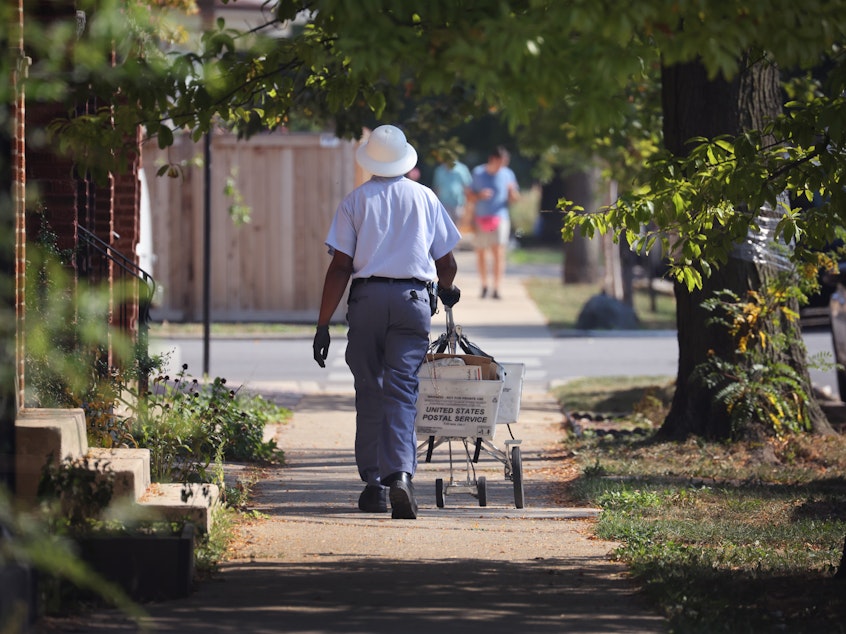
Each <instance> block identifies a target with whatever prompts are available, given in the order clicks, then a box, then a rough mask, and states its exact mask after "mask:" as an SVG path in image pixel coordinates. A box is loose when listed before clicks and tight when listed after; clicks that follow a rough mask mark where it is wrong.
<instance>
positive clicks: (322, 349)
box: [314, 326, 330, 368]
mask: <svg viewBox="0 0 846 634" xmlns="http://www.w3.org/2000/svg"><path fill="white" fill-rule="evenodd" d="M329 341H330V338H329V326H318V327H317V332H316V333H314V360H315V361H317V365H319V366H320V367H321V368H325V367H326V357H327V356H329Z"/></svg>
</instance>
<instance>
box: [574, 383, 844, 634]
mask: <svg viewBox="0 0 846 634" xmlns="http://www.w3.org/2000/svg"><path fill="white" fill-rule="evenodd" d="M609 390H610V391H609V393H608V394H607V395H606V398H607V399H611V398H613V396H614V395H613V392H615V391H616V389H615V388H614V387H613V386H611V387H609ZM621 424H624V423H621ZM764 449H770V450H772V458H771V459H770V460H768V461H767V462H764V461H762V458H761V456H762V455H764V451H763V450H764ZM564 450H565V451H564V453H565V455H567V456H572V458H571V460H573V461H574V462H575V465H573V466H575V467H576V468H581V470H582V473H583V476H582V477H580V478H578V479H577V480H576V481H575V482H574V483H573V484H572V487H571V488H570V493H571V494H572V495H574V497H576V498H577V499H579V500H581V501H583V502H584V503H586V504H589V505H591V506H598V507H600V508H601V513H600V515H599V518H598V523H597V525H596V531H597V535H598V536H599V537H600V538H602V539H607V540H611V541H615V542H618V543H619V547H617V548H616V549H615V550H614V555H615V557H616V558H617V559H619V560H620V561H621V562H623V563H624V564H625V565H626V566H627V568H628V569H629V570H630V571H631V572H632V574H633V575H634V577H635V580H636V581H637V583H638V585H639V587H640V588H642V589H643V591H644V596H645V597H646V598H647V599H648V600H649V601H650V602H651V603H652V604H653V605H654V606H655V608H656V609H658V610H659V611H660V612H661V613H662V614H664V615H665V616H666V617H667V619H668V620H669V629H670V630H671V631H678V632H771V631H773V630H776V629H778V630H783V631H789V632H808V633H812V632H819V631H827V630H830V629H831V624H836V623H838V620H837V619H838V618H839V615H840V614H841V613H842V612H843V609H844V605H845V604H844V597H843V593H842V588H841V587H840V585H839V583H838V582H837V580H836V579H832V574H833V573H834V572H835V570H836V566H837V564H838V562H839V560H840V557H841V554H842V547H843V534H844V530H846V515H844V513H843V509H844V508H846V506H844V502H846V489H844V486H843V475H844V473H846V461H844V457H846V452H844V438H843V437H842V436H840V435H836V436H830V437H826V438H820V437H814V438H811V437H808V436H803V435H795V436H788V437H785V438H784V439H782V440H775V439H768V440H767V441H764V443H761V442H760V441H755V442H739V443H717V442H706V441H703V440H701V439H695V440H694V439H690V440H688V441H686V442H684V443H679V442H664V441H661V440H659V439H658V438H654V437H643V436H637V437H630V436H625V435H619V436H617V437H616V438H611V437H608V436H606V437H605V438H603V439H596V438H592V437H588V436H582V437H570V438H569V439H568V440H567V441H566V442H565V446H564ZM599 461H601V464H602V471H601V472H598V471H594V470H593V469H592V467H591V465H595V464H597V463H598V462H599ZM835 630H836V628H835Z"/></svg>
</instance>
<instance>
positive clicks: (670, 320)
mask: <svg viewBox="0 0 846 634" xmlns="http://www.w3.org/2000/svg"><path fill="white" fill-rule="evenodd" d="M526 290H527V291H528V293H529V296H530V297H531V298H532V300H533V301H534V302H535V304H537V306H538V309H539V310H540V311H541V312H542V313H543V314H544V315H545V316H546V318H547V319H548V320H549V325H550V327H551V328H553V329H571V328H575V327H576V323H577V321H578V317H579V312H580V311H581V309H582V307H583V306H584V305H585V303H586V302H587V301H588V300H589V299H590V298H591V297H593V296H594V295H596V294H597V293H599V292H600V286H599V285H598V284H566V285H565V284H562V283H561V281H560V280H558V279H557V278H543V277H536V278H531V279H528V280H527V281H526ZM655 300H656V302H655V307H654V310H653V306H652V301H651V298H650V294H649V292H648V291H647V290H643V289H640V290H636V291H635V294H634V309H635V313H637V316H638V319H639V320H640V326H641V328H642V329H645V330H674V329H675V327H676V309H675V299H674V298H673V297H672V296H671V295H668V294H665V293H656V295H655Z"/></svg>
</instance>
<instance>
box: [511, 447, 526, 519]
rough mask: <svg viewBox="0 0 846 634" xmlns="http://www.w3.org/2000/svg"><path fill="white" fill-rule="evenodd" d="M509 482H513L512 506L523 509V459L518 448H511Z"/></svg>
mask: <svg viewBox="0 0 846 634" xmlns="http://www.w3.org/2000/svg"><path fill="white" fill-rule="evenodd" d="M511 480H512V481H513V482H514V506H516V507H517V508H518V509H521V508H523V503H524V501H523V457H522V456H521V455H520V447H512V448H511Z"/></svg>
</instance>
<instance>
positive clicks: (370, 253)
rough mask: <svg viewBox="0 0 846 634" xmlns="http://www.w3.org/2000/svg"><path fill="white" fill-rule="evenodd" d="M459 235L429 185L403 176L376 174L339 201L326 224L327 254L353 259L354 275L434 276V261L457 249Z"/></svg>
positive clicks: (431, 278)
mask: <svg viewBox="0 0 846 634" xmlns="http://www.w3.org/2000/svg"><path fill="white" fill-rule="evenodd" d="M460 239H461V234H460V233H459V231H458V229H457V228H456V226H455V223H453V221H452V219H450V217H449V214H448V213H447V210H446V209H445V208H444V206H443V205H442V204H441V202H440V200H438V197H437V196H436V195H435V192H433V191H432V190H431V189H429V188H428V187H426V186H425V185H421V184H420V183H418V182H415V181H413V180H410V179H408V178H405V177H404V176H394V177H389V178H388V177H382V176H374V177H372V178H371V179H370V180H369V181H367V182H366V183H363V184H362V185H360V186H359V187H357V188H356V189H354V190H353V191H352V192H350V193H349V194H347V196H346V197H345V198H344V199H343V200H342V201H341V204H340V205H338V209H337V211H336V212H335V217H334V219H333V220H332V224H331V226H330V227H329V233H328V235H327V237H326V245H327V246H328V247H329V252H330V253H334V251H335V250H337V251H340V252H341V253H346V254H347V255H349V256H350V257H352V260H353V274H352V277H353V279H356V278H364V277H372V276H378V277H394V278H410V277H414V278H417V279H420V280H427V281H428V280H434V279H435V278H436V277H437V271H436V269H435V260H437V259H440V258H442V257H443V256H445V255H446V254H447V253H449V252H450V251H452V250H453V249H454V248H455V245H457V244H458V241H459V240H460Z"/></svg>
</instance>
